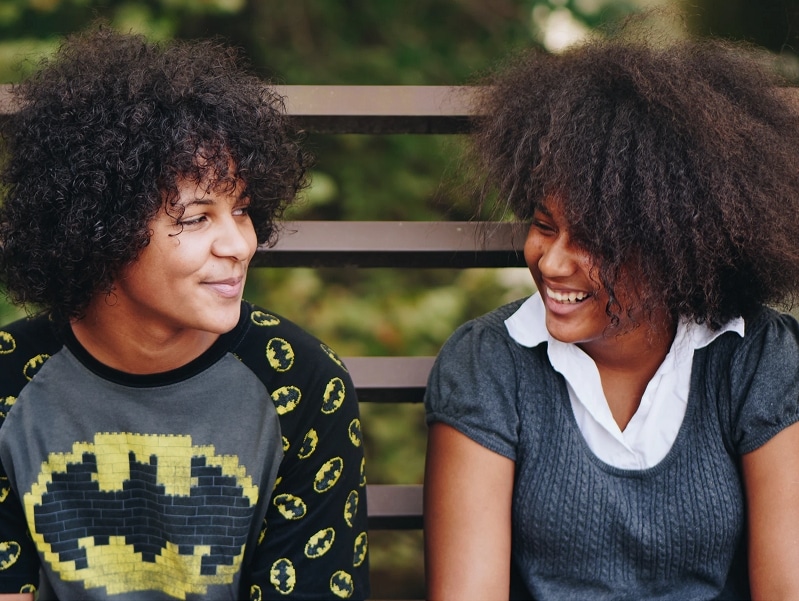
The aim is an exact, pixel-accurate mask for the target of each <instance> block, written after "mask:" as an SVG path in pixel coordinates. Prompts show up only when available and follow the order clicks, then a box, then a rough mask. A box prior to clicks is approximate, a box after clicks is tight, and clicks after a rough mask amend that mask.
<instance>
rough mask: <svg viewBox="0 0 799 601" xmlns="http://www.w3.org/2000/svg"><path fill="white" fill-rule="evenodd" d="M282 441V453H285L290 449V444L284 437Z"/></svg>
mask: <svg viewBox="0 0 799 601" xmlns="http://www.w3.org/2000/svg"><path fill="white" fill-rule="evenodd" d="M282 441H283V452H284V453H285V452H287V451H288V450H289V449H290V448H291V443H290V442H289V439H288V438H286V437H285V436H283V438H282Z"/></svg>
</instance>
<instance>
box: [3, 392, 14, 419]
mask: <svg viewBox="0 0 799 601" xmlns="http://www.w3.org/2000/svg"><path fill="white" fill-rule="evenodd" d="M16 402H17V397H15V396H7V397H5V398H4V399H2V400H0V419H5V418H6V415H8V412H9V411H11V407H13V406H14V403H16Z"/></svg>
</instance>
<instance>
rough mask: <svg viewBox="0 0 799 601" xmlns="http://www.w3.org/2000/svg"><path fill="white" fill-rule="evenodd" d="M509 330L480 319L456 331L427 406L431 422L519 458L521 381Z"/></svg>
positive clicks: (443, 353) (441, 355)
mask: <svg viewBox="0 0 799 601" xmlns="http://www.w3.org/2000/svg"><path fill="white" fill-rule="evenodd" d="M489 316H490V314H489ZM493 321H496V320H492V322H493ZM503 328H504V325H502V323H501V322H499V323H490V322H488V321H487V320H486V319H485V318H479V319H477V320H474V321H471V322H468V323H466V324H464V325H462V326H461V327H460V328H458V329H457V330H456V331H455V333H454V334H453V335H452V336H451V337H450V339H449V340H448V341H447V342H446V343H445V344H444V346H443V347H442V349H441V352H440V353H439V355H438V357H437V359H436V362H435V364H434V366H433V370H432V371H431V373H430V378H429V381H428V385H427V391H426V394H425V409H426V412H427V422H428V423H432V422H442V423H445V424H447V425H449V426H452V427H453V428H455V429H456V430H458V431H460V432H461V433H463V434H465V435H466V436H468V437H469V438H471V439H472V440H474V441H475V442H477V443H479V444H481V445H482V446H484V447H486V448H488V449H490V450H492V451H494V452H495V453H499V454H500V455H503V456H504V457H507V458H509V459H511V460H514V461H515V460H516V445H517V442H518V432H519V417H518V411H517V408H516V399H517V396H518V395H517V389H518V384H517V378H516V367H515V362H514V357H513V353H512V350H511V346H510V345H511V344H512V341H511V340H510V339H509V338H508V336H507V333H506V332H505V331H504V330H503Z"/></svg>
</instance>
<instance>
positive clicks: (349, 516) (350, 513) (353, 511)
mask: <svg viewBox="0 0 799 601" xmlns="http://www.w3.org/2000/svg"><path fill="white" fill-rule="evenodd" d="M357 513H358V491H357V490H351V491H350V494H348V495H347V500H346V501H345V502H344V521H345V522H347V526H349V527H350V528H352V520H354V519H355V516H356V515H357Z"/></svg>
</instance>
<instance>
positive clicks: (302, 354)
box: [231, 303, 346, 373]
mask: <svg viewBox="0 0 799 601" xmlns="http://www.w3.org/2000/svg"><path fill="white" fill-rule="evenodd" d="M242 311H244V312H245V314H244V319H243V320H242V321H243V322H245V325H244V327H243V328H242V334H241V336H239V337H238V339H237V341H236V343H235V347H234V348H233V349H231V350H232V352H233V353H234V354H235V355H236V356H238V357H239V359H241V360H242V361H244V363H245V364H247V365H249V366H251V367H252V366H260V367H267V366H268V367H269V368H271V369H270V371H275V372H277V373H285V372H287V371H290V370H293V369H294V368H295V367H303V366H304V367H305V368H306V369H312V370H319V369H323V370H324V368H325V367H327V368H330V369H331V370H343V371H346V369H345V368H344V364H343V362H342V361H341V359H340V358H339V357H338V355H337V354H336V352H335V351H333V349H332V348H330V347H329V346H328V345H327V344H325V343H324V342H322V341H321V340H319V339H318V338H317V337H316V336H314V335H313V334H311V333H310V332H308V331H307V330H305V329H303V328H302V327H300V326H299V325H297V324H296V323H294V322H293V321H291V320H290V319H287V318H286V317H283V316H282V315H279V314H278V313H275V312H274V311H270V310H268V309H264V308H262V307H258V306H256V305H251V304H248V303H244V304H243V306H242ZM264 359H265V360H266V361H264ZM325 371H326V370H325Z"/></svg>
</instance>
